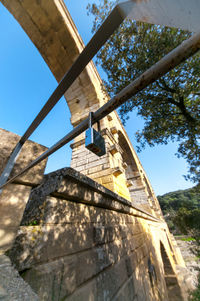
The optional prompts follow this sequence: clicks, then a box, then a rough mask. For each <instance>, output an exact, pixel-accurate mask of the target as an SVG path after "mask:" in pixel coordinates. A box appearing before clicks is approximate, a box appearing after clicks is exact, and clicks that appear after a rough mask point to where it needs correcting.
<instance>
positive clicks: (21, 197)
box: [0, 129, 47, 253]
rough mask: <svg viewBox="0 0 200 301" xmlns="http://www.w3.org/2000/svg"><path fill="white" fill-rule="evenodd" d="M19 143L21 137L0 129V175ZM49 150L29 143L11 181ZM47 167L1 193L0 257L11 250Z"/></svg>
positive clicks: (22, 152) (19, 178)
mask: <svg viewBox="0 0 200 301" xmlns="http://www.w3.org/2000/svg"><path fill="white" fill-rule="evenodd" d="M19 140H20V136H18V135H16V134H14V133H11V132H8V131H6V130H3V129H0V174H1V173H2V172H3V170H4V168H5V166H6V163H7V161H8V159H9V157H10V155H11V153H12V151H13V149H14V147H15V146H16V144H17V143H18V141H19ZM46 149H47V148H46V147H45V146H43V145H39V144H37V143H35V142H33V141H27V142H26V143H25V144H24V146H23V148H22V150H21V152H20V154H19V156H18V158H17V160H16V163H15V165H14V168H13V170H12V173H11V177H12V176H15V175H16V174H17V173H19V172H20V171H21V170H22V169H23V168H25V167H26V166H27V165H28V164H29V163H30V162H31V161H33V160H34V159H36V158H37V157H38V156H39V155H41V154H42V153H43V152H44V151H45V150H46ZM46 163H47V160H44V161H43V162H41V163H40V164H38V165H37V166H35V167H34V168H32V169H31V170H29V171H28V172H26V173H25V174H24V175H22V176H20V177H18V178H17V179H16V180H15V181H14V183H12V184H9V185H7V186H6V187H5V188H3V189H2V191H0V216H1V219H0V253H4V252H5V251H6V250H8V249H9V248H10V247H11V245H12V243H13V241H14V239H15V236H16V233H17V231H18V227H19V225H20V222H21V219H22V215H23V212H24V209H25V206H26V203H27V202H28V199H29V195H30V192H31V189H32V188H33V187H35V186H36V185H38V184H39V183H40V182H41V181H42V179H43V174H44V169H45V166H46Z"/></svg>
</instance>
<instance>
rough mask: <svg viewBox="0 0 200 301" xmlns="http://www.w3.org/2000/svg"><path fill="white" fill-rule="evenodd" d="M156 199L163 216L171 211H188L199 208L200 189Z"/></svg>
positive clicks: (191, 189) (165, 195)
mask: <svg viewBox="0 0 200 301" xmlns="http://www.w3.org/2000/svg"><path fill="white" fill-rule="evenodd" d="M157 198H158V201H159V203H160V206H161V209H162V211H163V214H164V215H165V214H167V213H168V212H169V211H170V210H171V209H173V210H175V211H177V210H178V209H180V208H182V207H184V208H187V209H188V210H193V209H196V208H200V189H197V187H196V186H195V187H193V188H190V189H185V190H177V191H173V192H169V193H166V194H164V195H162V196H160V195H159V196H158V197H157Z"/></svg>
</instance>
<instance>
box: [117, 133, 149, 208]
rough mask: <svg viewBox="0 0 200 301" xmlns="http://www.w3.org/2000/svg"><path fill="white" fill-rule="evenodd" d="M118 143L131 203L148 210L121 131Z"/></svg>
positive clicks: (139, 177)
mask: <svg viewBox="0 0 200 301" xmlns="http://www.w3.org/2000/svg"><path fill="white" fill-rule="evenodd" d="M118 143H119V146H120V147H121V149H122V150H123V152H122V160H123V163H124V165H125V166H126V169H125V175H126V179H127V186H128V189H129V192H130V196H131V199H132V201H134V202H136V203H137V204H139V205H141V206H142V207H143V208H144V207H145V209H148V208H149V202H148V196H147V193H146V191H145V186H144V183H143V181H142V177H141V174H140V171H139V169H138V166H137V164H136V161H135V158H134V156H133V153H132V151H131V149H130V147H129V145H128V143H127V141H126V139H125V137H124V135H123V133H122V132H121V131H119V132H118Z"/></svg>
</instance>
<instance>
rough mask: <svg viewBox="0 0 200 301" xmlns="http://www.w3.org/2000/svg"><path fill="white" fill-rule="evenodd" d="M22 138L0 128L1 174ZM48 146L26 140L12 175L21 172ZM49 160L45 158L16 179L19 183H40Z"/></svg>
mask: <svg viewBox="0 0 200 301" xmlns="http://www.w3.org/2000/svg"><path fill="white" fill-rule="evenodd" d="M19 140H20V136H18V135H16V134H14V133H11V132H8V131H6V130H4V129H1V128H0V174H1V173H2V172H3V169H4V167H5V165H6V163H7V161H8V159H9V157H10V154H11V152H12V151H13V149H14V147H15V146H16V144H17V143H18V141H19ZM46 150H47V148H46V147H45V146H42V145H40V144H37V143H35V142H33V141H29V140H28V141H26V143H25V144H24V146H23V148H22V150H21V153H20V155H19V157H18V159H17V161H16V163H15V166H14V168H13V171H12V173H11V177H12V176H15V175H16V174H17V173H19V172H20V171H21V170H22V169H23V168H24V167H26V166H27V165H28V164H29V163H30V162H32V161H33V160H34V159H36V158H37V157H38V156H40V155H41V154H42V153H43V152H44V151H46ZM46 162H47V160H44V161H43V162H41V163H40V164H38V165H37V166H35V167H33V168H32V169H30V170H29V171H28V172H26V173H25V174H24V175H22V176H20V177H19V178H18V179H17V180H16V181H17V182H18V183H19V182H21V183H27V184H31V185H34V184H35V185H36V184H39V183H40V182H41V181H42V179H43V174H44V169H45V166H46Z"/></svg>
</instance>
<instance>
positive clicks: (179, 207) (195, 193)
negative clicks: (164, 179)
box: [158, 186, 200, 240]
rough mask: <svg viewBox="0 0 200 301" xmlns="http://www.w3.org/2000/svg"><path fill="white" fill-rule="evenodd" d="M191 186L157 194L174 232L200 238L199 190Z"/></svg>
mask: <svg viewBox="0 0 200 301" xmlns="http://www.w3.org/2000/svg"><path fill="white" fill-rule="evenodd" d="M198 188H199V187H197V186H196V187H193V188H190V189H186V190H178V191H174V192H169V193H166V194H164V195H163V196H158V200H159V203H160V206H161V209H162V211H163V214H164V217H165V219H166V221H167V223H168V226H169V228H170V230H171V231H172V232H173V233H174V234H189V235H191V236H192V237H194V238H195V239H197V240H199V238H200V190H199V189H198Z"/></svg>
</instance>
